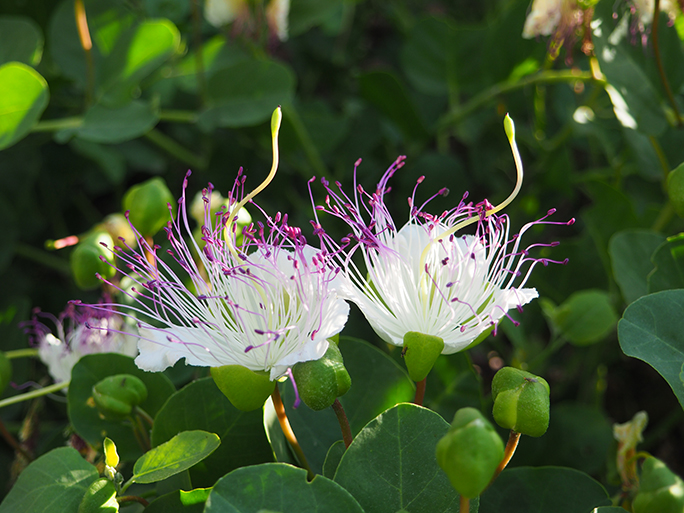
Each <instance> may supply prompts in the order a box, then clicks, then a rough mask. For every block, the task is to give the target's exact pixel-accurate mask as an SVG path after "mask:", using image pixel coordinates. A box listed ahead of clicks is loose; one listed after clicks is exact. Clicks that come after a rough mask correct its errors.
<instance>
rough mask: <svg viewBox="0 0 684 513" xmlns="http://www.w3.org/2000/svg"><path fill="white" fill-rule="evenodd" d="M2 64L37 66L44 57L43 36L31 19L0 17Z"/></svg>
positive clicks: (0, 62)
mask: <svg viewBox="0 0 684 513" xmlns="http://www.w3.org/2000/svg"><path fill="white" fill-rule="evenodd" d="M0 34H2V38H1V39H0V64H5V63H6V62H10V61H18V62H23V63H24V64H28V65H30V66H35V65H37V64H38V63H39V62H40V59H41V57H42V56H43V34H42V32H41V31H40V27H39V26H38V25H37V24H36V22H35V21H33V20H32V19H31V18H27V17H25V16H0Z"/></svg>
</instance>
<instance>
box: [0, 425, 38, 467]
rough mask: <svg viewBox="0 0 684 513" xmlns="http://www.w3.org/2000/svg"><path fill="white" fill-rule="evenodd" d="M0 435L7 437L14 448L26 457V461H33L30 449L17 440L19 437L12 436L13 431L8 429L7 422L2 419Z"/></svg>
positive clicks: (6, 439) (7, 440)
mask: <svg viewBox="0 0 684 513" xmlns="http://www.w3.org/2000/svg"><path fill="white" fill-rule="evenodd" d="M0 435H2V437H3V438H4V439H5V441H6V442H7V443H8V444H9V445H10V446H11V447H12V449H14V450H15V451H17V452H18V453H19V454H21V455H22V456H23V457H24V458H26V461H33V460H34V458H33V456H31V455H30V454H29V453H28V451H27V450H26V449H25V448H24V447H22V445H21V444H20V443H19V442H17V439H16V438H14V437H13V436H12V433H10V432H9V431H7V428H6V427H5V423H4V422H3V421H2V419H0Z"/></svg>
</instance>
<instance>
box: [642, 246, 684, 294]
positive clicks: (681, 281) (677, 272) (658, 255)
mask: <svg viewBox="0 0 684 513" xmlns="http://www.w3.org/2000/svg"><path fill="white" fill-rule="evenodd" d="M651 262H652V263H653V265H654V266H655V269H653V270H652V271H651V273H650V274H649V275H648V292H649V293H653V292H660V291H662V290H670V289H682V288H684V233H680V234H679V235H675V236H673V237H668V238H667V240H666V241H665V242H663V243H662V244H661V245H660V246H658V248H656V250H655V252H654V253H653V256H652V257H651Z"/></svg>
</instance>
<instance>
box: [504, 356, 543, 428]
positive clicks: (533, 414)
mask: <svg viewBox="0 0 684 513" xmlns="http://www.w3.org/2000/svg"><path fill="white" fill-rule="evenodd" d="M492 397H493V398H494V411H493V415H494V420H495V421H496V423H497V424H498V425H499V426H501V427H502V428H506V429H512V430H513V431H515V432H517V433H522V434H523V435H529V436H535V437H536V436H542V435H543V434H544V433H546V430H547V429H548V427H549V384H548V383H547V382H546V380H544V379H543V378H540V377H539V376H535V375H534V374H530V373H529V372H525V371H523V370H520V369H515V368H513V367H504V368H502V369H501V370H499V372H497V373H496V375H495V376H494V380H493V381H492Z"/></svg>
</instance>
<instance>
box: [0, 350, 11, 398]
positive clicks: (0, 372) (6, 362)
mask: <svg viewBox="0 0 684 513" xmlns="http://www.w3.org/2000/svg"><path fill="white" fill-rule="evenodd" d="M10 379H12V362H11V361H10V359H9V358H7V356H6V355H5V352H4V351H0V394H2V392H3V390H5V388H7V385H8V384H9V382H10Z"/></svg>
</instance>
